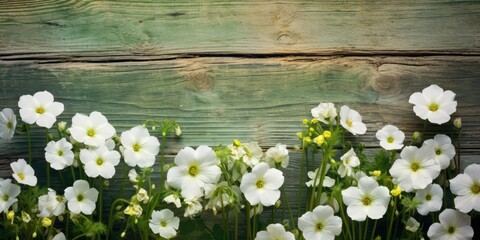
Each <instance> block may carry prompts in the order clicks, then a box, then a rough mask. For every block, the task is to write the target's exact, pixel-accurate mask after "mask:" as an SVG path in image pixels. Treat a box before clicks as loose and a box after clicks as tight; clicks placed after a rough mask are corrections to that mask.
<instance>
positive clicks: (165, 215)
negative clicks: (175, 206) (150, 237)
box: [148, 209, 180, 239]
mask: <svg viewBox="0 0 480 240" xmlns="http://www.w3.org/2000/svg"><path fill="white" fill-rule="evenodd" d="M179 225H180V219H179V218H178V217H175V216H174V215H173V212H172V211H171V210H170V209H163V210H161V211H153V212H152V218H151V219H150V223H149V224H148V226H150V229H152V232H153V233H155V234H158V235H160V237H162V238H166V239H170V238H173V237H175V236H177V230H178V227H179Z"/></svg>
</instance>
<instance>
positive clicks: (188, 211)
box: [183, 198, 203, 217]
mask: <svg viewBox="0 0 480 240" xmlns="http://www.w3.org/2000/svg"><path fill="white" fill-rule="evenodd" d="M200 201H201V200H200V199H197V198H192V199H186V200H185V204H186V205H187V206H186V207H185V213H184V214H183V216H184V217H195V215H197V214H199V213H200V212H201V211H202V209H203V207H202V204H201V203H200Z"/></svg>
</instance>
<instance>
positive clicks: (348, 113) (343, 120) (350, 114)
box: [340, 105, 367, 135]
mask: <svg viewBox="0 0 480 240" xmlns="http://www.w3.org/2000/svg"><path fill="white" fill-rule="evenodd" d="M340 124H341V125H342V127H343V128H345V129H346V130H347V131H349V132H350V133H352V134H353V135H357V134H360V135H361V134H365V132H367V126H365V124H364V123H363V122H362V116H361V115H360V114H359V113H358V112H357V111H355V110H353V109H350V108H349V107H348V106H345V105H344V106H342V107H341V108H340Z"/></svg>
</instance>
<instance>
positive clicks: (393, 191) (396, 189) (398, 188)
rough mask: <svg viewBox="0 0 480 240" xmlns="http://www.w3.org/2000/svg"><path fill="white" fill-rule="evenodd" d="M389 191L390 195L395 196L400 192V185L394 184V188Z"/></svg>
mask: <svg viewBox="0 0 480 240" xmlns="http://www.w3.org/2000/svg"><path fill="white" fill-rule="evenodd" d="M390 193H391V194H392V196H394V197H396V196H398V195H400V193H402V189H401V188H400V186H398V185H396V186H395V188H394V189H392V190H391V191H390Z"/></svg>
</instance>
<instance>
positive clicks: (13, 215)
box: [7, 210, 15, 223]
mask: <svg viewBox="0 0 480 240" xmlns="http://www.w3.org/2000/svg"><path fill="white" fill-rule="evenodd" d="M14 217H15V212H14V211H13V210H11V211H9V212H8V213H7V219H8V220H11V221H12V223H13V218H14Z"/></svg>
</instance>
